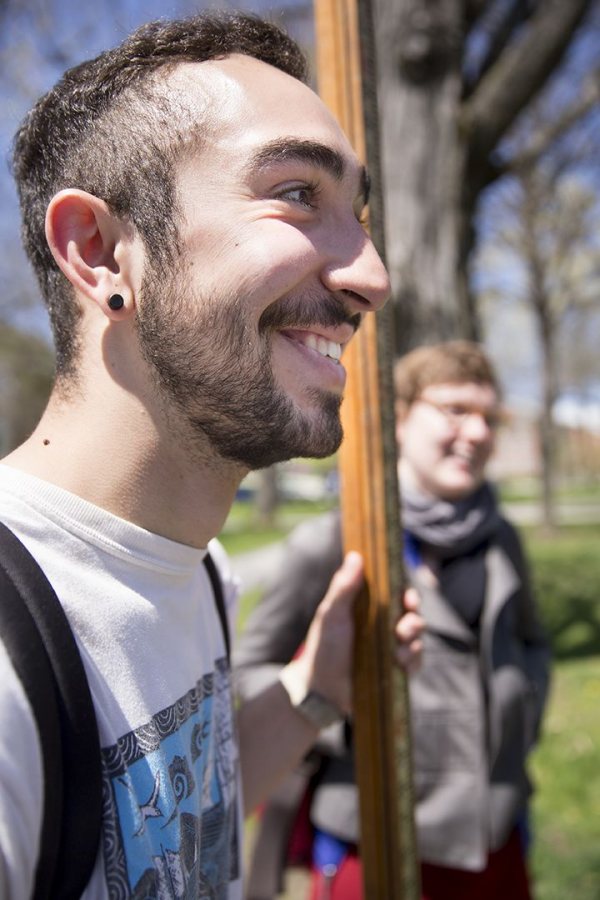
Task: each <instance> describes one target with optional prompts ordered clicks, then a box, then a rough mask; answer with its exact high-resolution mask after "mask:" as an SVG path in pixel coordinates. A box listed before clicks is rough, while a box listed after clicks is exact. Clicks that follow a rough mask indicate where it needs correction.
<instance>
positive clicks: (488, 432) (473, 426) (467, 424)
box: [462, 409, 494, 442]
mask: <svg viewBox="0 0 600 900" xmlns="http://www.w3.org/2000/svg"><path fill="white" fill-rule="evenodd" d="M462 434H463V437H467V438H469V439H470V440H472V441H477V442H483V441H489V440H491V439H492V438H493V436H494V430H493V428H492V427H491V426H490V423H489V422H488V420H487V418H486V415H485V413H483V412H480V411H479V410H476V409H473V410H470V411H469V413H468V414H467V416H466V417H465V420H464V422H463V426H462Z"/></svg>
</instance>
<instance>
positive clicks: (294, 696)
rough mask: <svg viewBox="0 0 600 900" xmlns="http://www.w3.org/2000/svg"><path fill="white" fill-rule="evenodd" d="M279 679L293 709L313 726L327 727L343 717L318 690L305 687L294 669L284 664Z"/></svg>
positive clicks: (336, 707)
mask: <svg viewBox="0 0 600 900" xmlns="http://www.w3.org/2000/svg"><path fill="white" fill-rule="evenodd" d="M279 680H280V682H281V683H282V685H283V686H284V688H285V690H286V693H287V695H288V697H289V698H290V703H291V704H292V706H293V707H294V709H295V710H297V712H299V713H300V715H302V716H304V718H305V719H307V720H308V721H309V722H310V724H311V725H314V726H315V728H319V729H321V728H327V726H328V725H333V723H334V722H339V721H340V720H341V719H343V718H344V714H343V712H342V711H341V709H340V708H339V707H338V706H336V705H335V703H332V702H331V700H327V698H326V697H323V695H322V694H319V692H318V691H312V690H309V689H308V688H307V687H306V684H305V683H304V679H301V678H299V677H298V673H297V670H296V669H294V668H291V667H289V666H286V667H285V668H284V669H282V670H281V672H280V673H279Z"/></svg>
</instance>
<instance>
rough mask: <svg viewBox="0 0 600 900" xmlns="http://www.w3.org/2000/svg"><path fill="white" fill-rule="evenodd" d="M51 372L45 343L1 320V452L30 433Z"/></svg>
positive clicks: (43, 400) (4, 451)
mask: <svg viewBox="0 0 600 900" xmlns="http://www.w3.org/2000/svg"><path fill="white" fill-rule="evenodd" d="M53 372H54V357H53V354H52V351H51V350H50V348H49V347H48V345H47V344H46V343H45V342H44V341H43V340H41V339H40V338H36V337H34V336H33V335H31V334H25V333H24V332H22V331H19V330H18V329H16V328H13V327H12V326H10V325H8V324H6V323H5V322H1V321H0V455H4V454H5V453H8V452H9V451H10V450H12V449H13V448H14V447H16V446H17V444H20V443H21V441H23V440H24V439H25V438H26V437H28V435H29V434H30V433H31V431H32V430H33V428H34V427H35V425H36V424H37V421H38V419H39V418H40V415H41V413H42V411H43V409H44V407H45V405H46V402H47V400H48V396H49V394H50V388H51V385H52V377H53Z"/></svg>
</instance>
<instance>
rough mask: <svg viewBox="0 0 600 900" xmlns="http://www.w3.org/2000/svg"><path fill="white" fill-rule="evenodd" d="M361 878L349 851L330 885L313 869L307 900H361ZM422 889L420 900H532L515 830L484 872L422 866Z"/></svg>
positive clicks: (489, 861)
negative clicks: (308, 899) (508, 899)
mask: <svg viewBox="0 0 600 900" xmlns="http://www.w3.org/2000/svg"><path fill="white" fill-rule="evenodd" d="M361 878H362V876H361V865H360V859H359V858H358V856H357V855H356V852H350V853H349V855H348V856H347V857H346V858H345V859H344V861H343V863H342V865H341V866H340V869H339V871H338V872H337V874H336V876H335V878H334V879H333V880H332V881H331V882H330V883H329V884H327V883H326V881H325V879H324V877H323V875H322V874H321V873H317V872H316V871H314V870H313V873H312V878H311V886H310V894H309V898H310V900H363V895H362V883H361ZM421 888H422V894H421V900H507V898H510V900H531V893H530V890H529V879H528V876H527V869H526V866H525V860H524V858H523V853H522V850H521V840H520V837H519V834H518V832H517V831H516V829H515V831H513V833H512V834H511V836H510V838H509V840H508V842H507V843H506V844H505V845H504V847H501V848H500V850H496V851H495V852H494V853H491V854H490V856H489V858H488V865H487V868H485V869H484V870H483V872H466V871H465V870H464V869H450V868H447V867H446V866H432V865H430V864H429V863H423V865H422V866H421Z"/></svg>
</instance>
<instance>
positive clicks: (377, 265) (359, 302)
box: [321, 222, 391, 312]
mask: <svg viewBox="0 0 600 900" xmlns="http://www.w3.org/2000/svg"><path fill="white" fill-rule="evenodd" d="M356 228H357V229H359V230H360V234H359V235H358V236H357V237H356V232H355V236H353V239H352V240H346V241H343V242H340V246H339V247H338V251H337V252H336V253H335V254H332V256H331V257H330V258H329V260H328V261H327V263H326V264H325V265H324V267H323V270H322V273H321V281H322V283H323V284H324V285H325V287H326V288H327V290H329V291H331V293H338V292H343V293H344V294H345V297H346V299H347V300H349V301H350V302H351V303H352V305H353V311H357V312H375V311H376V310H378V309H381V307H382V306H383V305H384V304H385V303H386V302H387V300H389V297H390V292H391V285H390V278H389V275H388V273H387V269H386V268H385V266H384V264H383V262H382V260H381V257H380V256H379V253H378V252H377V250H376V249H375V246H374V244H373V242H372V240H371V238H370V237H369V235H368V234H367V233H366V232H365V231H364V229H363V227H362V225H360V223H359V222H356Z"/></svg>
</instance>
